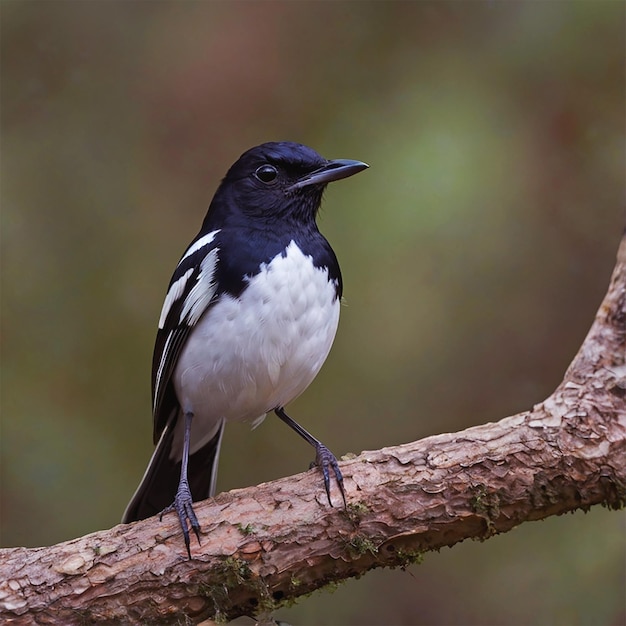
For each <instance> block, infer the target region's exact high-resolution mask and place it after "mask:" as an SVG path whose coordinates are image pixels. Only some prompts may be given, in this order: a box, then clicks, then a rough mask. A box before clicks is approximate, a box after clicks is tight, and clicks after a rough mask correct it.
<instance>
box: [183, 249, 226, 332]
mask: <svg viewBox="0 0 626 626" xmlns="http://www.w3.org/2000/svg"><path fill="white" fill-rule="evenodd" d="M218 251H219V248H213V250H211V251H210V252H209V253H208V254H207V255H206V256H205V257H204V259H202V263H201V264H200V273H199V274H198V278H197V280H196V284H195V285H194V286H193V288H192V289H191V291H190V292H189V294H188V295H187V297H186V298H185V303H184V305H183V310H182V311H181V313H180V320H179V323H180V324H183V323H184V324H187V326H195V325H196V323H197V321H198V320H199V319H200V318H201V317H202V314H203V313H204V312H205V311H206V308H207V307H208V306H209V304H210V303H211V300H212V299H213V296H214V295H215V291H216V287H217V285H216V284H215V266H216V265H217V253H218Z"/></svg>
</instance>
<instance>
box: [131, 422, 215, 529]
mask: <svg viewBox="0 0 626 626" xmlns="http://www.w3.org/2000/svg"><path fill="white" fill-rule="evenodd" d="M174 423H175V420H172V421H170V423H169V424H168V425H167V426H166V427H165V429H164V430H163V433H162V434H161V438H160V439H159V442H158V443H157V446H156V448H155V450H154V453H153V454H152V458H151V459H150V463H149V464H148V468H147V469H146V472H145V474H144V475H143V478H142V479H141V483H140V484H139V487H137V491H135V494H134V495H133V497H132V499H131V501H130V502H129V504H128V506H127V507H126V510H125V511H124V516H123V517H122V523H124V524H128V523H129V522H134V521H136V520H140V519H145V518H146V517H150V516H152V515H156V514H157V513H160V512H161V511H162V510H163V509H165V508H167V507H168V506H169V505H170V504H172V502H174V496H175V495H176V490H177V489H178V483H179V481H180V466H181V462H180V461H173V460H172V459H170V451H171V448H172V440H173V438H174ZM223 432H224V421H223V420H222V422H221V423H220V425H219V428H218V430H217V433H216V434H215V436H214V437H213V438H212V439H211V440H210V441H208V442H207V443H206V444H205V445H204V446H202V448H200V449H199V450H197V451H196V452H194V453H193V454H192V455H190V457H189V469H188V473H187V475H188V477H189V487H190V489H191V496H192V498H193V501H194V502H197V501H198V500H204V499H206V498H209V497H210V496H212V495H213V494H214V493H215V483H216V480H217V464H218V460H219V454H220V446H221V444H222V434H223Z"/></svg>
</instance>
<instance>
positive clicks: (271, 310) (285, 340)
mask: <svg viewBox="0 0 626 626" xmlns="http://www.w3.org/2000/svg"><path fill="white" fill-rule="evenodd" d="M367 167H368V166H367V165H366V164H365V163H362V162H360V161H349V160H335V161H329V160H327V159H324V158H323V157H321V156H320V155H319V154H317V152H315V151H314V150H312V149H311V148H308V147H306V146H303V145H300V144H296V143H291V142H280V143H264V144H262V145H260V146H257V147H255V148H252V149H250V150H248V151H247V152H245V153H244V154H242V155H241V157H240V158H239V159H238V160H237V161H236V162H235V164H234V165H233V166H232V167H231V168H230V170H229V171H228V173H227V174H226V176H225V178H224V179H223V180H222V182H221V184H220V186H219V188H218V190H217V192H216V193H215V196H214V197H213V200H212V202H211V205H210V206H209V210H208V212H207V214H206V217H205V218H204V222H203V223H202V227H201V229H200V232H199V233H198V235H197V236H196V238H195V239H194V240H193V241H192V242H191V244H190V245H189V247H188V248H187V250H186V251H185V253H184V254H183V256H182V258H181V259H180V261H179V263H178V265H177V266H176V269H175V270H174V275H173V276H172V279H171V281H170V285H169V288H168V291H167V295H166V296H165V302H164V303H163V309H162V311H161V317H160V319H159V328H158V332H157V337H156V345H155V348H154V357H153V362H152V402H153V414H154V442H155V444H156V449H155V451H154V454H153V455H152V458H151V460H150V463H149V465H148V468H147V470H146V472H145V474H144V477H143V479H142V481H141V484H140V485H139V487H138V489H137V491H136V492H135V495H134V496H133V498H132V500H131V502H130V504H129V505H128V507H127V509H126V511H125V513H124V517H123V520H122V521H123V522H132V521H135V520H139V519H144V518H146V517H149V516H151V515H155V514H157V513H159V512H161V513H163V512H167V511H170V510H175V511H176V513H177V514H178V517H179V520H180V524H181V527H182V530H183V535H184V538H185V545H186V547H187V552H188V554H189V556H191V553H190V547H189V526H190V527H191V528H192V529H193V531H194V532H195V534H196V536H197V537H198V540H199V538H200V535H199V533H200V526H199V524H198V520H197V519H196V515H195V513H194V510H193V506H192V502H195V501H198V500H203V499H205V498H208V497H210V496H211V495H213V494H214V492H215V483H216V475H217V464H218V456H219V451H220V444H221V441H222V434H223V432H224V424H225V423H226V422H227V421H247V422H251V423H252V424H253V425H256V424H258V423H260V422H261V421H262V420H263V419H264V417H265V415H266V414H267V413H269V412H271V411H274V412H275V413H276V415H278V417H280V419H282V420H283V421H284V422H286V423H287V424H288V425H289V426H290V427H291V428H293V429H294V430H295V431H296V432H297V433H298V434H299V435H301V436H302V437H303V438H304V439H305V440H306V441H308V442H309V443H310V444H311V445H312V446H313V447H314V448H315V454H316V461H315V462H316V465H317V466H318V467H319V468H320V469H321V471H322V474H323V478H324V485H325V489H326V494H327V497H328V500H329V502H331V497H330V478H331V475H332V476H334V477H335V479H336V482H337V484H338V487H339V490H340V492H341V495H342V497H343V500H344V502H345V493H344V488H343V478H342V476H341V471H340V470H339V467H338V465H337V460H336V458H335V456H334V455H333V454H332V453H331V452H330V450H329V449H328V448H326V446H324V445H323V444H322V443H321V442H320V441H318V440H317V439H315V437H313V436H312V435H310V434H309V433H308V432H307V431H306V430H305V429H304V428H302V427H301V426H300V425H299V424H297V423H296V422H295V421H294V420H292V419H291V418H290V417H289V416H288V415H287V413H285V409H284V407H285V405H286V404H288V403H289V402H291V401H292V400H293V399H294V398H296V397H298V396H299V395H300V394H301V393H302V392H303V391H304V390H305V389H306V388H307V387H308V386H309V384H310V383H311V381H312V380H313V379H314V378H315V376H316V375H317V373H318V372H319V370H320V368H321V367H322V364H323V363H324V361H325V360H326V357H327V356H328V353H329V351H330V348H331V345H332V343H333V339H334V337H335V332H336V330H337V324H338V322H339V304H340V299H341V294H342V281H341V272H340V270H339V264H338V263H337V257H336V256H335V253H334V252H333V250H332V248H331V247H330V244H329V243H328V241H326V239H325V238H324V237H323V235H322V234H321V233H320V232H319V230H318V228H317V224H316V222H315V218H316V216H317V212H318V209H319V207H320V204H321V201H322V194H323V191H324V189H325V187H326V185H327V184H328V183H329V182H332V181H335V180H340V179H342V178H346V177H348V176H352V175H353V174H356V173H357V172H360V171H362V170H364V169H365V168H367ZM331 472H332V474H331ZM331 504H332V502H331Z"/></svg>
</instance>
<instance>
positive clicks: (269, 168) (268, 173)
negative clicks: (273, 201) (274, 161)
mask: <svg viewBox="0 0 626 626" xmlns="http://www.w3.org/2000/svg"><path fill="white" fill-rule="evenodd" d="M254 175H255V176H256V177H257V178H258V179H259V180H260V181H261V182H262V183H265V184H267V185H269V184H270V183H273V182H274V181H275V180H276V178H278V170H277V169H276V168H275V167H274V166H273V165H261V167H259V168H258V169H257V171H256V172H254Z"/></svg>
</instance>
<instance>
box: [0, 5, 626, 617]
mask: <svg viewBox="0 0 626 626" xmlns="http://www.w3.org/2000/svg"><path fill="white" fill-rule="evenodd" d="M1 10H2V23H1V29H2V32H1V46H2V50H1V53H2V68H1V70H2V71H1V83H2V85H1V86H2V89H1V98H2V107H1V123H2V128H1V131H2V132H1V150H2V163H1V165H2V169H1V190H0V191H1V206H2V405H1V409H2V413H1V415H2V424H1V425H2V431H1V436H2V439H1V441H2V468H1V469H2V520H1V522H2V523H1V532H2V535H1V543H2V545H3V546H16V545H26V546H37V545H45V544H51V543H53V542H58V541H62V540H65V539H69V538H72V537H75V536H79V535H82V534H85V533H88V532H90V531H93V530H96V529H103V528H107V527H110V526H112V525H114V524H116V523H117V522H118V521H119V519H120V516H121V514H122V511H123V510H124V507H125V505H126V503H127V501H128V499H129V497H130V496H131V494H132V493H133V491H134V489H135V487H136V485H137V483H138V481H139V479H140V477H141V475H142V473H143V470H144V467H145V465H146V463H147V461H148V458H149V456H150V453H151V450H152V445H151V436H152V433H151V417H150V398H149V394H150V391H149V380H150V363H151V352H152V346H153V340H154V336H155V329H156V322H157V319H158V315H159V311H160V308H161V303H162V298H163V296H164V293H165V289H166V286H167V283H168V281H169V278H170V275H171V271H172V270H173V268H174V265H175V264H176V262H177V260H178V258H179V256H180V254H181V253H182V251H183V250H184V248H185V246H186V245H187V243H188V241H189V240H190V239H191V237H192V236H194V235H195V233H196V232H197V229H198V228H199V225H200V222H201V220H202V218H203V216H204V212H205V208H206V206H207V205H208V203H209V201H210V199H211V197H212V194H213V192H214V190H215V188H216V185H217V184H218V181H219V179H220V177H221V176H223V174H224V173H225V171H226V169H227V167H228V166H229V165H230V164H231V163H232V162H233V161H234V160H235V159H236V158H237V157H238V156H239V154H240V153H241V152H243V151H244V150H245V149H247V148H248V147H250V146H252V145H255V144H257V143H260V142H262V141H267V140H279V139H289V140H294V141H300V142H303V143H306V144H309V145H311V146H313V147H315V148H316V149H317V150H318V151H320V152H321V153H322V154H324V155H325V156H327V157H329V158H355V159H361V160H364V161H366V162H368V163H369V164H370V165H371V169H370V170H368V171H367V172H365V173H362V174H360V175H359V176H357V177H355V178H353V179H350V180H348V181H343V182H341V183H338V184H336V185H332V186H331V188H329V190H328V192H327V194H326V200H325V206H324V209H323V211H322V214H321V216H320V224H321V229H322V231H323V232H324V233H325V234H326V236H327V237H328V239H329V240H330V241H331V243H332V244H333V246H334V248H335V250H336V251H337V254H338V256H339V259H340V261H341V264H342V269H343V273H344V280H345V296H346V301H347V306H345V307H344V308H343V312H342V321H341V324H340V329H339V334H338V337H337V340H336V343H335V346H334V348H333V351H332V353H331V356H330V358H329V360H328V362H327V364H326V366H325V367H324V369H323V370H322V372H321V374H320V375H319V377H318V379H317V380H316V381H315V383H314V384H313V386H312V387H311V388H310V389H309V391H308V392H307V393H305V395H304V396H303V397H302V398H301V399H299V400H298V401H297V402H294V403H293V404H292V405H291V406H290V409H291V410H290V412H291V413H292V414H293V415H295V416H297V418H298V419H299V421H301V423H302V424H303V425H305V427H307V428H309V429H310V430H312V431H313V432H314V433H315V434H316V435H317V436H318V437H320V438H321V439H322V440H323V441H324V442H326V443H327V444H328V445H329V446H330V447H331V448H332V449H333V450H334V451H335V452H336V453H337V454H338V455H341V454H344V453H346V452H349V451H351V452H355V453H358V452H360V451H361V450H364V449H376V448H379V447H382V446H387V445H393V444H398V443H402V442H407V441H412V440H414V439H417V438H420V437H424V436H426V435H429V434H433V433H439V432H443V431H454V430H458V429H462V428H465V427H468V426H471V425H475V424H479V423H483V422H486V421H493V420H497V419H499V418H501V417H504V416H506V415H509V414H512V413H515V412H518V411H522V410H525V409H528V408H529V407H531V406H532V405H533V404H534V403H536V402H538V401H540V400H542V399H543V398H544V397H545V396H546V395H548V394H549V393H550V392H551V391H552V390H553V388H554V387H555V386H556V385H557V384H558V382H559V381H560V379H561V377H562V374H563V372H564V371H565V369H566V368H567V366H568V364H569V362H570V360H571V359H572V357H573V356H574V354H575V353H576V351H577V349H578V346H579V345H580V343H581V341H582V340H583V338H584V336H585V334H586V332H587V330H588V328H589V326H590V324H591V322H592V319H593V316H594V314H595V311H596V309H597V307H598V305H599V303H600V301H601V299H602V297H603V294H604V293H605V290H606V287H607V284H608V280H609V276H610V272H611V269H612V267H613V264H614V258H615V252H616V249H617V245H618V241H619V238H620V234H621V231H622V228H623V225H624V189H625V184H624V183H625V180H624V177H625V172H626V160H625V153H624V146H625V130H624V110H625V89H624V76H625V73H624V69H625V64H624V50H625V43H626V38H625V27H624V24H625V17H626V9H625V5H624V3H620V2H602V1H598V2H549V3H548V2H546V3H539V2H445V1H436V2H332V3H331V2H255V3H252V2H168V1H163V2H96V1H94V2H57V1H46V2H38V1H30V2H16V1H3V2H2V4H1ZM310 460H311V450H310V449H309V448H308V447H307V446H306V444H304V443H303V442H301V441H300V440H299V438H298V437H297V436H296V435H294V433H292V432H291V431H289V430H288V429H287V428H286V427H285V426H284V425H283V424H281V423H279V421H278V420H277V419H276V418H274V417H269V418H268V419H267V420H266V422H265V423H264V424H263V426H261V427H260V428H258V429H257V430H255V431H253V432H250V431H249V429H248V428H247V427H246V426H237V425H232V426H229V427H228V428H227V431H226V437H225V443H224V447H223V452H222V462H221V466H220V480H219V488H220V490H226V489H230V488H233V487H240V486H245V485H250V484H254V483H256V482H260V481H265V480H271V479H273V478H276V477H279V476H283V475H288V474H291V473H295V472H297V471H301V470H303V469H305V468H306V467H307V466H308V463H309V461H310ZM624 537H625V517H624V514H623V513H621V512H609V511H605V510H603V509H600V508H598V509H597V510H595V509H594V510H592V511H591V512H589V513H587V514H583V513H582V512H579V513H576V514H574V515H568V516H565V517H559V518H552V519H549V520H546V521H544V522H538V523H532V524H525V525H523V526H521V527H519V528H518V529H516V530H514V531H512V532H510V533H508V534H506V535H503V536H499V537H496V538H493V539H491V540H489V541H487V542H485V543H473V542H465V543H463V544H461V545H458V546H455V547H454V548H452V549H445V550H443V551H442V552H440V553H429V554H427V555H426V556H425V559H424V562H423V564H421V565H419V566H413V567H411V568H409V570H408V571H406V572H401V571H377V572H372V573H370V574H368V575H367V576H365V577H364V578H362V579H360V580H358V581H349V582H347V583H345V584H343V585H341V586H340V587H339V589H337V590H336V591H335V592H334V593H332V594H330V593H325V592H324V593H317V594H314V595H313V596H312V597H309V598H306V599H303V600H302V601H301V602H299V603H298V605H297V606H295V607H292V608H289V609H283V610H280V611H278V613H277V615H278V617H280V618H281V619H284V620H287V621H288V622H291V623H293V624H348V625H352V624H354V625H357V624H359V625H362V624H407V625H408V624H432V625H437V624H440V625H452V624H458V625H470V624H476V625H483V624H498V625H505V624H511V625H518V624H546V625H547V624H551V625H576V624H578V625H607V626H613V625H616V624H624V622H625V620H626V611H625V610H624V589H625V588H626V587H625V583H626V580H625V579H626V576H625V571H624V569H625V565H624V563H625V558H624V557H625V551H626V546H625V538H624Z"/></svg>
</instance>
